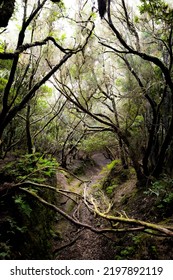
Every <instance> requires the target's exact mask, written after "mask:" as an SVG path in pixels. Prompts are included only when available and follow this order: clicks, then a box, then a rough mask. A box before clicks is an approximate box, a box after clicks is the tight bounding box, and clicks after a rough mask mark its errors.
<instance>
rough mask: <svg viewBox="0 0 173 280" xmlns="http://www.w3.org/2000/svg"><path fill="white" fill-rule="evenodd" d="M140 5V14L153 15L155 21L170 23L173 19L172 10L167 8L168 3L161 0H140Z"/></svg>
mask: <svg viewBox="0 0 173 280" xmlns="http://www.w3.org/2000/svg"><path fill="white" fill-rule="evenodd" d="M140 1H141V3H142V4H141V6H139V11H140V13H141V14H144V13H148V14H149V15H150V17H152V18H153V17H154V18H155V19H156V20H157V23H160V22H163V21H165V22H167V23H168V24H171V23H172V21H173V10H172V9H170V8H169V6H168V4H167V3H165V2H164V1H162V0H159V1H158V0H152V1H150V0H140Z"/></svg>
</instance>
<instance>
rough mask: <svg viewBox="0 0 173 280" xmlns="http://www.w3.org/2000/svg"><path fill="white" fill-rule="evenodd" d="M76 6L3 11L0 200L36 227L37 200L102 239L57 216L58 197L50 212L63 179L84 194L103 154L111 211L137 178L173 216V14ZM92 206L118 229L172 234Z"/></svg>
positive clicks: (143, 5) (100, 4)
mask: <svg viewBox="0 0 173 280" xmlns="http://www.w3.org/2000/svg"><path fill="white" fill-rule="evenodd" d="M135 2H136V1H135ZM74 3H75V4H74V5H73V6H72V5H71V4H70V3H69V1H60V0H57V1H55V0H40V1H39V0H38V1H37V0H16V1H14V0H8V1H3V0H1V1H0V36H1V37H0V175H1V177H0V193H2V195H4V193H6V192H7V190H10V192H9V196H10V198H7V200H6V201H5V202H3V203H4V204H5V205H6V206H5V207H7V205H8V199H9V201H10V205H11V208H12V209H13V208H15V207H16V206H14V205H18V206H19V205H20V207H21V208H22V207H23V208H22V209H23V211H24V213H25V215H26V216H27V219H28V217H30V215H31V213H32V207H37V206H36V205H35V204H33V205H28V201H29V200H28V196H29V197H32V199H33V200H34V201H35V199H36V201H37V202H38V201H39V202H40V203H42V204H43V205H44V207H46V205H47V206H48V207H49V208H50V209H51V210H50V212H51V211H56V212H58V213H59V214H62V216H63V217H65V218H67V219H69V220H72V221H73V222H74V223H76V224H77V225H78V226H79V227H80V226H86V227H88V228H90V230H93V231H94V230H95V232H99V230H98V229H97V230H96V229H95V227H94V226H88V225H85V224H84V223H82V222H81V221H77V220H76V218H73V217H71V216H70V215H69V213H66V212H63V211H61V210H59V208H57V207H56V202H55V200H54V199H55V197H54V196H53V195H52V193H51V195H48V200H46V196H47V192H48V193H49V191H50V190H51V191H52V188H54V189H56V183H55V181H56V177H58V175H57V172H60V173H61V172H62V174H67V173H68V172H69V173H68V174H71V176H72V174H73V176H74V177H73V178H76V177H77V180H78V179H79V181H80V182H81V184H84V183H86V181H87V180H83V179H81V177H80V176H81V174H83V172H84V171H86V170H85V169H87V168H88V166H94V164H95V162H94V159H95V158H97V159H98V154H99V156H100V158H101V160H103V158H104V160H103V162H106V163H108V162H109V164H110V165H107V166H106V164H105V166H104V168H103V170H102V174H106V175H105V176H107V179H105V180H103V178H102V180H100V184H102V187H103V191H105V192H106V193H107V195H108V199H110V197H111V199H112V197H113V191H114V190H115V189H116V187H117V186H119V185H121V183H122V182H124V181H125V180H131V178H132V177H130V176H132V174H133V179H134V178H135V183H134V185H135V186H136V187H137V191H139V192H145V193H146V194H147V195H148V194H153V193H154V194H155V196H157V197H159V196H162V199H163V200H165V201H164V203H165V204H166V207H167V208H166V209H167V210H165V212H166V211H167V212H166V213H168V212H169V215H170V216H171V215H172V213H170V208H169V207H168V204H169V206H170V204H171V203H172V198H173V195H172V176H173V164H172V162H173V69H172V68H173V35H172V34H173V7H172V6H171V4H169V1H164V0H159V1H156V0H152V1H149V0H140V1H137V4H134V3H133V4H132V3H131V1H125V0H118V1H110V0H98V1H97V2H95V1H90V0H88V1H78V0H75V1H74ZM107 160H108V161H107ZM97 163H98V162H97ZM74 167H76V169H75V168H74ZM101 167H103V165H99V167H98V168H101ZM90 168H91V167H90ZM93 168H94V167H93ZM119 170H121V174H119ZM63 172H67V173H63ZM104 172H105V173H104ZM58 174H59V173H58ZM62 174H61V175H59V176H60V178H61V176H62ZM117 174H118V175H117ZM78 176H79V177H78ZM115 179H116V180H115ZM52 180H54V182H53V184H54V186H52V185H51V184H52ZM88 181H89V180H88ZM88 181H87V182H88ZM28 182H29V183H28ZM87 184H88V183H87ZM39 185H40V188H41V189H40V192H39V191H38V190H37V188H39ZM50 185H51V186H50ZM29 186H30V188H28V187H29ZM46 186H49V187H47V189H46ZM97 187H98V186H97ZM42 188H43V189H44V188H45V189H46V190H45V191H43V190H42ZM35 189H36V190H35ZM33 190H34V191H33ZM54 191H55V190H54ZM97 191H98V190H97ZM42 192H43V197H42V196H41V195H42ZM55 192H56V191H55ZM62 192H63V191H62ZM62 192H61V195H62ZM98 192H99V191H98ZM99 193H100V192H99ZM85 194H86V188H84V195H83V199H84V202H85V204H86V206H87V207H88V208H89V209H90V210H92V211H93V212H94V213H95V214H97V215H98V216H100V217H102V218H104V219H105V220H108V221H111V223H112V221H115V222H117V223H119V222H122V223H123V222H124V223H125V224H126V223H127V224H131V225H133V229H129V231H131V230H134V227H135V230H137V231H138V230H141V231H145V230H146V228H147V229H149V230H155V231H156V232H157V233H158V232H159V233H160V234H162V235H163V236H165V235H168V236H172V234H173V233H172V228H171V227H169V226H165V227H161V226H160V225H157V226H153V223H148V222H147V221H145V222H144V221H142V220H140V219H139V220H137V219H135V218H134V219H132V218H131V219H130V218H129V219H128V217H127V216H126V215H125V214H118V217H117V216H116V214H117V213H118V212H116V211H114V212H113V214H112V213H111V214H110V215H109V214H108V213H109V211H108V210H111V209H112V204H111V203H110V202H106V206H107V210H105V209H100V208H99V206H98V205H99V202H98V201H96V200H97V199H96V198H97V197H95V196H92V195H91V194H90V193H87V194H86V196H85ZM22 195H23V196H22ZM87 195H88V196H87ZM87 199H88V200H89V202H88V200H87ZM141 199H143V194H142V196H141ZM144 199H145V198H144ZM105 201H107V198H106V200H105ZM164 203H163V208H164V205H165V204H164ZM4 204H2V206H1V207H2V209H3V205H4ZM39 205H40V204H39ZM52 205H53V206H52ZM106 206H105V207H106ZM39 207H40V206H38V209H39ZM21 208H20V211H21ZM103 208H104V207H103ZM168 208H169V209H168ZM4 209H5V208H4ZM8 210H9V209H8ZM102 210H104V211H102ZM114 210H115V209H114ZM76 211H77V210H76ZM106 211H108V212H106ZM146 211H147V209H146ZM9 212H10V214H11V210H9ZM12 212H13V211H12ZM4 213H5V210H4ZM4 215H5V214H4ZM50 215H51V214H50ZM158 215H159V214H158ZM156 216H157V215H156ZM35 218H36V217H35V216H34V219H35ZM142 218H143V217H142ZM13 219H15V217H13ZM152 222H153V221H152ZM157 222H158V221H157ZM27 223H28V224H27V225H29V219H28V220H27ZM154 225H155V224H154ZM13 227H16V228H17V226H16V224H15V226H14V224H13ZM16 228H15V229H16ZM136 228H137V229H136ZM111 230H112V231H114V232H115V231H116V230H115V228H114V226H113V227H112V228H111ZM103 231H104V230H103ZM117 231H118V230H117ZM122 231H123V230H122ZM100 232H101V230H100ZM18 234H19V233H18ZM48 234H49V233H48ZM4 235H5V233H4ZM0 244H1V245H2V244H3V246H5V245H4V244H5V241H1V242H0Z"/></svg>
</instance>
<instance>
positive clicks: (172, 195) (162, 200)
mask: <svg viewBox="0 0 173 280" xmlns="http://www.w3.org/2000/svg"><path fill="white" fill-rule="evenodd" d="M144 193H145V194H146V195H150V196H151V195H154V196H155V197H156V202H155V206H156V207H157V208H159V209H160V210H162V211H161V214H163V215H169V213H171V212H172V210H171V209H172V203H173V179H172V178H169V177H167V176H164V177H163V178H162V179H160V180H157V181H155V182H153V183H152V185H151V187H150V188H149V189H148V190H147V191H145V192H144Z"/></svg>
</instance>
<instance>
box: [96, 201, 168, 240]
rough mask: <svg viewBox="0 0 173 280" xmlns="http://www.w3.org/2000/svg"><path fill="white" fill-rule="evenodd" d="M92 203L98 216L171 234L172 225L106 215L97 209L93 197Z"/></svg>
mask: <svg viewBox="0 0 173 280" xmlns="http://www.w3.org/2000/svg"><path fill="white" fill-rule="evenodd" d="M92 203H93V206H94V212H95V213H96V214H97V215H99V216H100V217H102V218H105V219H106V220H109V221H115V222H122V223H127V224H131V225H138V226H142V227H144V228H145V229H151V230H154V231H159V232H161V233H164V234H166V235H168V236H171V237H172V236H173V227H172V228H171V227H169V228H167V227H163V226H161V225H159V224H153V223H148V222H145V221H141V220H137V219H131V218H128V217H127V216H126V217H122V216H121V217H117V216H112V215H108V214H105V213H102V212H100V211H99V210H98V207H97V205H96V203H95V202H94V200H93V199H92Z"/></svg>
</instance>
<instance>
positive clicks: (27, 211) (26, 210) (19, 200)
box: [14, 195, 32, 218]
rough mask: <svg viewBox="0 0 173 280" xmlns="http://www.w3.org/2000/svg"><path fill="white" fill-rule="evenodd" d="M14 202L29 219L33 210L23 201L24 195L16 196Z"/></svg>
mask: <svg viewBox="0 0 173 280" xmlns="http://www.w3.org/2000/svg"><path fill="white" fill-rule="evenodd" d="M14 202H15V203H16V204H17V205H18V206H19V209H20V210H21V211H22V213H24V214H25V215H26V216H28V218H30V216H31V212H32V209H31V207H30V205H29V204H28V203H27V202H26V201H25V200H24V199H23V196H22V195H16V196H15V197H14Z"/></svg>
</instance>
